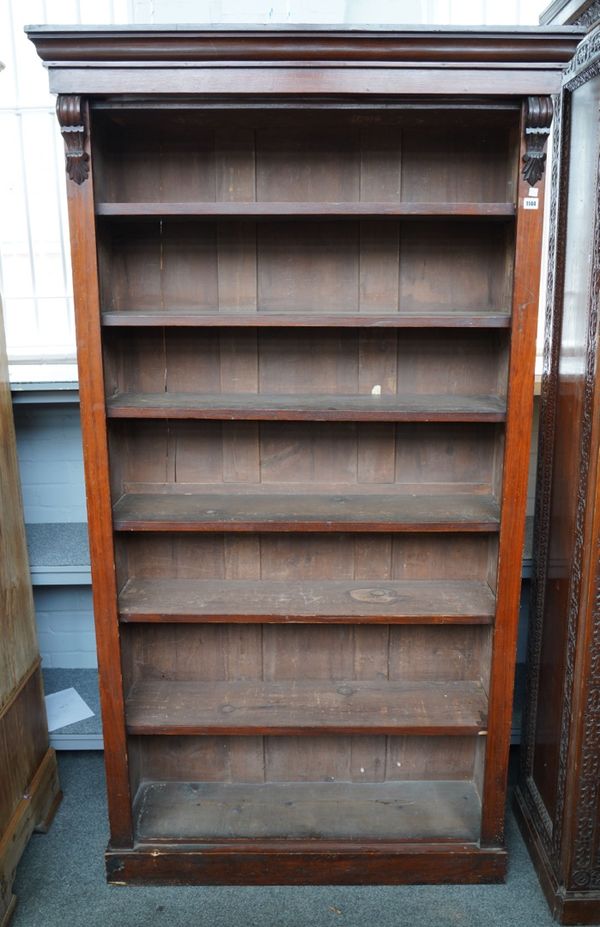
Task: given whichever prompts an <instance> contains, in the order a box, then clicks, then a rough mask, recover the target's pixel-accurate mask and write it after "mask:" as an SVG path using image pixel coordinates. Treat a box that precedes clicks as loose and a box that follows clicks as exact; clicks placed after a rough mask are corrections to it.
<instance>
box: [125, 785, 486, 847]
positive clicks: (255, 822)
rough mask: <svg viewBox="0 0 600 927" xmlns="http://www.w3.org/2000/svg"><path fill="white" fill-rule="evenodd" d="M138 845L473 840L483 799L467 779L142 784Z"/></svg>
mask: <svg viewBox="0 0 600 927" xmlns="http://www.w3.org/2000/svg"><path fill="white" fill-rule="evenodd" d="M134 812H135V824H136V839H137V840H138V841H139V842H140V843H154V842H162V841H164V842H165V843H173V842H174V841H177V842H180V843H194V842H202V841H204V840H218V839H219V838H222V839H223V838H224V839H235V838H255V837H261V838H286V839H294V838H296V839H306V838H323V839H327V838H330V839H348V840H351V839H360V840H364V839H368V838H375V839H382V838H389V839H392V840H406V841H410V842H418V841H426V840H436V839H437V840H443V841H444V842H445V843H446V842H447V841H462V842H464V841H468V842H471V841H476V840H478V838H479V827H480V817H481V803H480V800H479V796H478V794H477V789H476V788H475V785H474V784H473V783H472V782H470V781H465V780H456V781H442V782H435V781H428V780H425V781H423V780H420V781H409V782H407V781H400V782H394V781H389V782H375V783H370V782H369V783H365V782H268V783H256V784H255V783H244V784H241V785H238V784H234V783H221V782H145V783H143V784H142V786H141V787H140V789H139V791H138V794H137V798H136V802H135V809H134Z"/></svg>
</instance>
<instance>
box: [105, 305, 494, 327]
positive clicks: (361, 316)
mask: <svg viewBox="0 0 600 927" xmlns="http://www.w3.org/2000/svg"><path fill="white" fill-rule="evenodd" d="M510 322H511V317H510V314H509V313H508V312H500V311H492V310H488V311H484V310H481V311H477V310H473V311H464V310H461V311H459V310H456V311H453V312H443V311H439V310H435V309H432V310H430V311H427V310H423V311H422V312H398V311H390V312H384V313H381V312H380V313H374V312H350V313H348V312H306V311H303V310H302V309H298V310H287V311H284V310H281V311H279V312H265V311H263V310H260V311H257V312H240V311H239V310H230V309H226V308H222V309H221V310H220V311H219V312H203V311H202V310H200V309H191V308H189V309H183V308H176V307H174V308H172V309H119V310H111V311H106V312H103V313H102V324H103V325H105V326H111V327H113V326H114V327H117V328H118V327H134V328H136V327H143V326H150V327H153V326H159V327H162V326H173V327H179V326H181V327H194V326H200V327H202V326H205V327H209V328H215V327H216V328H221V327H224V328H227V327H232V328H245V327H248V328H263V327H264V328H279V327H282V328H303V327H306V328H509V327H510Z"/></svg>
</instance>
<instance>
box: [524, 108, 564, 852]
mask: <svg viewBox="0 0 600 927" xmlns="http://www.w3.org/2000/svg"><path fill="white" fill-rule="evenodd" d="M554 109H555V113H556V119H555V123H554V139H553V151H552V173H551V179H550V235H549V241H548V271H547V280H546V318H545V328H544V332H545V339H544V368H543V374H542V390H541V401H540V430H539V440H538V463H537V477H536V502H535V522H534V544H533V549H534V555H535V567H534V572H533V577H532V583H531V594H530V603H531V604H530V625H529V642H528V657H527V665H528V673H527V684H526V696H525V711H524V712H523V732H522V736H521V776H522V781H523V782H525V783H526V784H527V788H526V789H525V790H524V798H525V800H526V801H527V803H528V805H529V809H530V812H531V814H532V815H533V817H534V818H535V819H536V821H537V822H538V828H539V833H540V836H541V838H542V840H543V842H544V845H545V847H546V852H547V853H548V854H549V855H551V853H552V832H553V823H552V819H551V817H550V815H549V814H548V811H547V810H546V806H545V805H544V802H543V800H542V798H541V795H540V794H539V792H538V789H537V787H536V785H535V781H534V779H533V763H534V753H535V730H536V720H537V708H538V695H539V680H540V667H541V654H542V641H543V628H544V621H543V616H544V607H545V593H546V570H547V562H548V547H549V538H550V515H551V494H552V472H553V460H554V435H555V430H556V402H557V393H558V390H557V387H558V363H559V347H560V331H561V327H562V291H563V282H564V250H563V249H562V248H559V247H557V243H558V241H559V239H560V237H561V236H562V234H563V230H564V227H565V221H566V197H565V195H564V191H565V189H566V186H567V183H568V173H567V172H568V159H567V158H566V157H565V155H566V146H567V144H568V138H569V126H568V118H569V113H568V107H564V106H563V101H562V98H561V97H560V96H558V97H556V99H555V101H554Z"/></svg>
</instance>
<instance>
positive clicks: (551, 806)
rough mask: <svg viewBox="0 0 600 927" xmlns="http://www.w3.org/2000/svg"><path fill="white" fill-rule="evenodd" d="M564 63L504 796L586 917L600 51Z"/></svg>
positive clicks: (556, 899) (597, 438)
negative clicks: (524, 616) (530, 517)
mask: <svg viewBox="0 0 600 927" xmlns="http://www.w3.org/2000/svg"><path fill="white" fill-rule="evenodd" d="M599 32H600V30H599V29H598V28H596V29H595V30H594V31H592V32H591V33H590V35H589V37H588V38H587V39H585V40H584V42H583V43H582V45H581V48H580V50H579V52H578V55H577V58H576V59H575V60H574V62H573V63H572V65H571V66H570V68H569V70H568V72H567V73H566V74H565V80H564V89H563V93H562V95H561V99H560V104H561V122H560V130H561V132H560V135H559V136H558V139H557V149H556V152H555V156H556V157H555V164H556V167H555V170H554V176H553V179H554V190H553V211H552V216H551V249H550V266H549V269H550V277H549V287H548V307H547V320H546V324H547V331H546V344H545V356H544V378H543V384H542V407H541V420H540V458H539V465H538V474H537V499H536V522H535V536H536V542H535V550H536V557H535V561H534V567H535V569H534V583H533V589H532V624H531V632H530V646H529V655H528V668H529V686H528V691H527V699H526V711H525V719H526V727H525V733H524V744H523V751H522V767H521V778H520V783H519V788H518V790H517V793H516V809H517V813H518V818H519V820H520V823H521V827H522V830H523V833H524V836H525V839H526V841H527V844H528V847H529V850H530V853H531V855H532V857H533V860H534V863H535V866H536V869H537V871H538V874H539V876H540V881H541V883H542V888H543V889H544V893H545V895H546V898H547V900H548V903H549V905H550V907H551V910H552V912H553V914H554V916H555V918H556V919H557V920H559V921H560V922H561V923H564V924H574V923H596V922H597V921H598V919H599V918H600V894H599V892H598V872H599V870H598V800H597V789H598V763H599V759H600V743H599V740H598V730H599V725H598V697H597V693H598V684H599V678H600V677H599V658H598V655H599V652H600V651H599V648H600V472H599V469H598V461H599V454H600V380H599V365H598V358H599V356H600V342H599V330H600V326H599V323H598V313H599V303H598V298H599V297H598V293H599V291H598V279H599V267H598V253H599V244H598V243H599V235H600V207H599V203H600V193H599V191H600V176H599V173H598V157H599V152H600V136H599V133H598V125H597V120H596V119H595V115H594V114H595V113H596V112H597V108H598V104H599V100H600V56H599V54H598V38H599Z"/></svg>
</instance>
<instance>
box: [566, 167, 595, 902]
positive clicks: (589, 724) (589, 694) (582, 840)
mask: <svg viewBox="0 0 600 927" xmlns="http://www.w3.org/2000/svg"><path fill="white" fill-rule="evenodd" d="M596 190H597V191H600V163H599V165H598V170H597V173H596ZM592 254H593V264H592V273H591V282H590V305H589V316H588V330H587V345H586V369H585V397H584V412H583V436H584V440H583V443H582V451H581V479H580V484H579V496H578V500H577V523H576V531H577V538H576V554H577V561H576V564H575V565H574V571H573V572H574V576H573V580H572V589H571V591H572V596H571V599H570V601H569V642H570V643H571V638H573V654H572V656H571V658H570V659H571V661H572V665H571V666H570V671H571V673H573V674H574V672H575V667H574V661H575V652H574V647H575V643H576V641H575V635H576V633H577V623H578V617H579V609H580V597H581V579H582V573H583V559H584V555H585V540H586V539H585V518H586V505H587V501H588V475H589V470H590V465H593V463H592V461H591V450H592V428H593V424H594V392H595V388H596V385H597V383H596V376H597V371H596V365H597V363H598V311H599V304H600V196H599V195H598V194H597V198H596V216H595V220H594V242H593V249H592ZM598 543H599V542H598V539H595V545H596V548H595V550H594V552H593V556H594V557H596V560H598V550H597V545H598ZM594 567H595V582H596V588H595V594H594V599H593V605H592V608H591V613H590V614H589V616H588V620H589V622H590V652H589V654H588V660H589V663H588V667H587V687H586V695H585V707H584V710H583V735H582V742H581V758H580V770H579V782H578V793H577V804H576V811H575V837H574V845H573V871H572V873H571V882H572V886H573V887H575V888H579V889H581V888H585V889H591V888H594V889H596V888H599V887H600V862H599V860H598V859H597V858H596V857H597V850H598V847H597V843H598V841H597V840H596V839H595V834H596V826H597V823H598V821H597V818H598V807H599V806H598V799H599V795H600V776H599V770H600V563H598V562H597V563H596V564H595V565H594ZM567 656H568V659H569V656H570V655H569V654H568V655H567ZM565 777H566V771H565Z"/></svg>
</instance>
